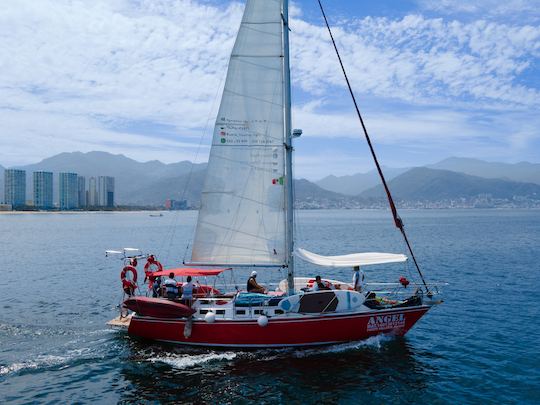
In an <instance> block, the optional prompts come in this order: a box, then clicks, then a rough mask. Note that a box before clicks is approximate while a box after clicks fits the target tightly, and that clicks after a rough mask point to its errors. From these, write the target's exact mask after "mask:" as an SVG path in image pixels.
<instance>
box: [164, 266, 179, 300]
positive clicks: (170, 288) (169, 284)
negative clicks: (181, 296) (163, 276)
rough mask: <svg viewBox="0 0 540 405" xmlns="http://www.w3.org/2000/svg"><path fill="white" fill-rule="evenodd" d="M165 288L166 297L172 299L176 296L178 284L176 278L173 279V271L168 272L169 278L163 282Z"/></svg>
mask: <svg viewBox="0 0 540 405" xmlns="http://www.w3.org/2000/svg"><path fill="white" fill-rule="evenodd" d="M163 284H164V285H165V288H166V290H167V298H168V299H170V300H174V299H175V298H178V286H177V285H176V280H175V279H174V273H171V274H169V278H168V279H167V280H165V282H164V283H163Z"/></svg>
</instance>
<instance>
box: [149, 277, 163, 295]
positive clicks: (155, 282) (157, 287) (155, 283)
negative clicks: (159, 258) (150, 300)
mask: <svg viewBox="0 0 540 405" xmlns="http://www.w3.org/2000/svg"><path fill="white" fill-rule="evenodd" d="M152 278H153V279H152ZM150 281H151V282H152V297H154V298H157V297H159V296H161V277H159V276H156V277H154V276H150Z"/></svg>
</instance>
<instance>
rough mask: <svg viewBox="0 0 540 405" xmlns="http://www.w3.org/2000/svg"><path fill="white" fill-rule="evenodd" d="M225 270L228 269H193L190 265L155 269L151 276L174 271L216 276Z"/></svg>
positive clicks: (166, 274)
mask: <svg viewBox="0 0 540 405" xmlns="http://www.w3.org/2000/svg"><path fill="white" fill-rule="evenodd" d="M225 270H230V269H195V268H190V267H182V268H179V269H166V270H161V271H156V272H154V273H152V276H168V275H169V274H171V273H174V275H175V276H192V277H196V276H217V275H219V274H221V273H223V272H224V271H225Z"/></svg>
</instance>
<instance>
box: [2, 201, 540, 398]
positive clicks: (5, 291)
mask: <svg viewBox="0 0 540 405" xmlns="http://www.w3.org/2000/svg"><path fill="white" fill-rule="evenodd" d="M402 217H403V219H404V221H405V223H406V226H407V229H408V232H409V235H410V239H411V240H412V242H413V245H414V247H415V250H416V254H417V256H418V259H419V260H420V263H421V265H422V268H423V269H424V272H425V276H426V278H427V279H428V280H429V281H446V282H448V283H449V285H448V286H446V287H444V300H445V302H444V303H443V304H442V305H439V306H437V307H436V308H434V309H433V310H432V311H430V312H429V313H428V314H427V315H426V316H425V317H424V318H422V319H421V320H420V322H419V323H418V324H417V325H416V326H415V327H414V328H413V329H412V330H411V331H410V332H409V333H408V334H407V335H406V336H405V337H403V338H391V337H375V338H370V339H368V340H366V341H362V342H355V343H347V344H343V345H337V346H332V347H325V348H310V349H285V350H259V351H232V350H200V349H198V350H194V349H186V348H183V347H176V346H171V345H162V344H152V343H147V342H141V341H138V340H135V339H132V338H130V337H129V336H127V335H126V334H124V333H121V332H117V331H114V330H111V329H109V328H108V327H107V326H106V325H105V323H106V322H107V321H108V320H109V319H111V318H113V317H115V316H116V315H117V313H118V308H117V305H118V304H119V301H120V299H121V295H122V292H121V288H120V279H119V272H120V269H121V262H120V261H118V259H112V258H105V257H104V251H105V249H114V248H122V247H138V248H141V249H143V250H144V251H145V252H152V253H155V254H156V255H157V256H158V258H159V259H160V260H161V261H162V262H163V263H164V264H166V265H167V266H174V265H178V264H180V263H181V261H182V259H183V257H184V254H185V252H186V251H189V246H188V243H189V241H190V240H191V237H192V233H193V229H194V223H195V220H196V213H195V212H178V213H169V212H167V213H165V214H164V216H163V217H158V218H156V217H150V216H149V214H148V213H145V212H134V213H73V214H45V213H42V214H13V215H0V402H1V403H5V402H10V403H53V402H62V403H90V402H96V401H98V402H100V403H118V402H120V403H144V402H154V403H155V402H165V401H186V402H196V403H231V402H234V403H248V402H251V401H257V402H263V403H289V402H293V403H314V402H318V401H325V402H329V403H359V402H362V403H412V402H418V403H430V404H439V403H441V404H442V403H451V404H455V403H477V402H478V403H486V402H491V403H494V402H496V403H540V366H539V364H540V332H539V327H538V320H539V319H540V311H539V305H538V298H539V297H540V294H539V292H538V285H539V278H540V260H539V254H540V211H527V210H519V211H518V210H516V211H512V210H459V211H458V210H430V211H427V210H423V211H403V212H402ZM297 235H298V245H300V246H302V247H305V248H307V249H309V250H312V251H315V252H320V253H322V254H332V253H334V254H339V253H347V252H353V251H369V250H378V251H389V252H402V251H403V242H402V241H401V240H400V235H399V234H398V232H397V231H396V230H394V229H393V228H392V221H391V219H390V215H389V213H388V212H385V211H356V210H350V211H347V210H342V211H301V212H299V213H298V221H297ZM246 272H247V270H244V271H243V272H235V279H236V280H237V282H238V283H242V284H243V283H244V281H245V277H246ZM298 273H299V275H310V276H311V275H313V274H315V273H317V274H321V275H323V276H328V277H335V278H342V279H349V278H350V277H351V274H350V270H341V271H337V270H328V271H326V272H324V271H323V269H321V268H318V269H317V268H314V267H310V266H308V265H304V264H299V266H298ZM259 274H260V275H261V277H260V278H261V279H262V281H263V282H267V283H269V282H275V281H279V279H281V277H282V276H283V275H282V274H280V272H279V271H278V270H269V271H267V272H263V271H260V272H259ZM366 275H367V277H368V281H396V280H397V279H398V278H399V277H400V276H401V275H406V276H408V277H411V278H413V277H414V272H413V269H412V268H408V267H406V266H403V265H389V266H382V267H381V268H378V267H373V268H366Z"/></svg>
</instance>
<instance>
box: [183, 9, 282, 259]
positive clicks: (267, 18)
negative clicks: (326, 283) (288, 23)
mask: <svg viewBox="0 0 540 405" xmlns="http://www.w3.org/2000/svg"><path fill="white" fill-rule="evenodd" d="M281 12H282V1H281V0H248V1H247V4H246V8H245V11H244V16H243V18H242V23H241V26H240V30H239V32H238V36H237V38H236V42H235V44H234V48H233V51H232V54H231V58H230V61H229V69H228V72H227V79H226V82H225V88H224V91H223V96H222V98H221V105H220V108H219V113H218V116H217V119H216V126H215V128H214V135H213V140H212V148H211V150H210V157H209V161H208V168H207V173H206V179H205V183H204V186H203V192H202V197H201V208H200V211H199V217H198V222H197V228H196V231H195V239H194V242H193V250H192V262H193V263H204V264H227V265H235V264H236V265H255V264H256V265H283V264H285V263H286V252H285V250H286V244H285V221H286V219H285V187H284V184H285V181H284V176H285V153H284V152H285V148H284V101H283V96H284V88H283V87H284V82H283V80H284V76H283V51H282V50H283V40H282V38H283V32H282V29H283V28H282V27H283V24H282V19H281V18H282V17H281Z"/></svg>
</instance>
